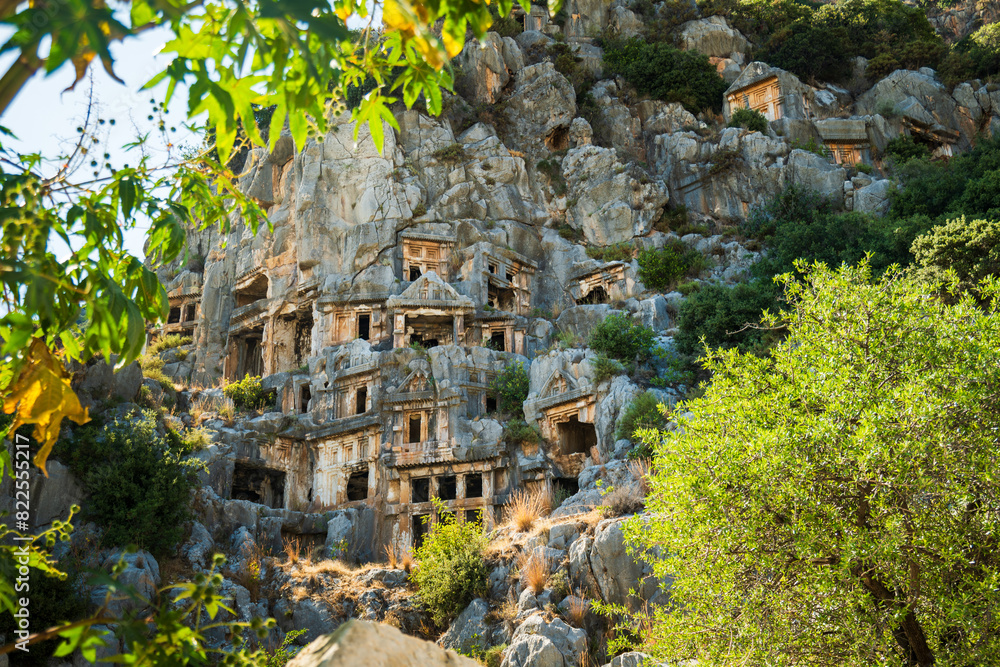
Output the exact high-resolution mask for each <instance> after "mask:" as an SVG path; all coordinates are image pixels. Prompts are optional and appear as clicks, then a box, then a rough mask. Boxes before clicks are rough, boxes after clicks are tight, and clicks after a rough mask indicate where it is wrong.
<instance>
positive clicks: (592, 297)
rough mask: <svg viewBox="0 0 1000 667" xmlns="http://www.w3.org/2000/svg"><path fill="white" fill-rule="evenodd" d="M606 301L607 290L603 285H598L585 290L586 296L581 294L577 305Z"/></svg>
mask: <svg viewBox="0 0 1000 667" xmlns="http://www.w3.org/2000/svg"><path fill="white" fill-rule="evenodd" d="M607 302H608V292H607V290H605V289H604V287H601V286H598V287H595V288H594V289H592V290H590V291H589V292H587V294H586V296H582V297H580V298H579V299H578V300H577V302H576V303H577V304H578V305H581V306H582V305H586V304H598V303H607Z"/></svg>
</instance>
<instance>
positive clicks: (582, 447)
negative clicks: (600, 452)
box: [558, 417, 597, 454]
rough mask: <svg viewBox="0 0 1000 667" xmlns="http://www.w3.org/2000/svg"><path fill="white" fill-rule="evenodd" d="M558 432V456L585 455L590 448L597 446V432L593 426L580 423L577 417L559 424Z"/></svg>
mask: <svg viewBox="0 0 1000 667" xmlns="http://www.w3.org/2000/svg"><path fill="white" fill-rule="evenodd" d="M558 430H559V453H560V454H586V453H587V452H589V451H590V448H591V447H596V446H597V430H596V429H595V428H594V425H593V424H588V423H587V422H581V421H580V420H579V418H577V417H570V418H569V421H564V422H560V423H559V425H558Z"/></svg>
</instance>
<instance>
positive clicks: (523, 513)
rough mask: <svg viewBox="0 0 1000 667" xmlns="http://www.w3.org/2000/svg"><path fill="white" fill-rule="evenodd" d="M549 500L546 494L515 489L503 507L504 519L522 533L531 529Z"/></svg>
mask: <svg viewBox="0 0 1000 667" xmlns="http://www.w3.org/2000/svg"><path fill="white" fill-rule="evenodd" d="M547 502H549V498H548V494H545V493H529V492H528V491H517V492H515V493H514V494H512V495H511V497H510V501H509V502H508V503H507V505H506V507H504V521H505V522H506V523H508V524H510V525H512V526H514V527H515V528H517V530H518V531H520V532H522V533H526V532H528V531H529V530H531V527H532V526H534V525H535V521H537V520H538V519H539V518H540V517H541V516H542V514H543V512H544V511H545V505H546V503H547Z"/></svg>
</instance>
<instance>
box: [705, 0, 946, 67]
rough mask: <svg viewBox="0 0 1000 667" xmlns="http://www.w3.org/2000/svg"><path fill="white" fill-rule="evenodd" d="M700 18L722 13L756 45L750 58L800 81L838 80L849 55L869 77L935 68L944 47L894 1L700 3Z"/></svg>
mask: <svg viewBox="0 0 1000 667" xmlns="http://www.w3.org/2000/svg"><path fill="white" fill-rule="evenodd" d="M698 4H699V5H700V6H701V8H702V12H703V13H704V14H705V15H711V14H720V15H723V16H726V17H727V18H728V20H729V22H730V24H731V25H733V27H735V28H736V29H737V30H739V31H740V32H742V33H743V34H744V35H745V36H746V37H747V39H749V40H750V41H751V42H752V43H754V44H757V45H759V47H758V48H757V49H756V51H755V53H754V54H753V58H754V59H755V60H763V61H764V62H767V63H769V64H771V65H774V66H777V67H781V68H783V69H787V70H789V71H791V72H794V73H795V74H796V75H798V76H799V77H802V78H804V79H808V80H812V79H822V80H827V81H836V80H845V79H847V78H848V76H849V75H850V73H851V69H850V64H851V60H852V59H853V58H855V57H857V56H863V57H865V58H867V59H868V60H869V61H870V63H869V67H870V68H871V69H870V71H869V77H874V76H878V77H881V76H884V75H885V74H887V73H889V72H891V71H893V70H896V69H917V68H919V67H924V66H928V67H937V66H938V64H939V63H940V62H941V61H942V59H943V58H945V56H946V55H947V54H948V47H947V46H946V45H945V44H944V42H943V41H942V40H941V38H940V37H939V36H938V35H937V34H936V33H935V31H934V28H933V27H932V26H931V24H930V22H929V21H928V20H927V16H926V14H925V12H924V10H922V9H920V8H918V7H911V6H907V5H906V4H904V3H903V2H901V1H900V0H839V2H835V3H822V4H820V3H815V4H814V3H809V2H799V1H798V0H699V2H698Z"/></svg>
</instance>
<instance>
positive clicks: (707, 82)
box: [604, 38, 728, 113]
mask: <svg viewBox="0 0 1000 667" xmlns="http://www.w3.org/2000/svg"><path fill="white" fill-rule="evenodd" d="M604 71H605V74H610V75H621V76H622V77H624V78H625V80H626V81H628V82H629V83H630V84H631V85H632V86H634V87H635V89H636V90H637V91H638V92H639V93H640V94H643V95H649V96H651V97H655V98H656V99H660V100H663V101H664V102H680V103H681V104H683V105H684V107H685V108H686V109H687V110H688V111H690V112H692V113H699V112H701V111H702V110H704V109H712V110H714V111H716V112H718V111H719V110H721V108H722V95H723V93H724V92H725V91H726V88H727V87H728V86H727V84H726V82H725V81H723V80H722V78H721V77H720V76H719V74H718V72H717V71H716V69H715V66H714V65H712V64H711V63H710V62H709V61H708V57H707V56H705V55H703V54H701V53H698V52H697V51H682V50H680V49H678V48H676V47H674V46H672V45H670V44H667V43H664V42H654V43H649V42H645V41H643V40H641V39H638V38H632V39H628V40H610V41H608V42H606V43H605V45H604Z"/></svg>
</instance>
